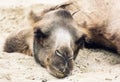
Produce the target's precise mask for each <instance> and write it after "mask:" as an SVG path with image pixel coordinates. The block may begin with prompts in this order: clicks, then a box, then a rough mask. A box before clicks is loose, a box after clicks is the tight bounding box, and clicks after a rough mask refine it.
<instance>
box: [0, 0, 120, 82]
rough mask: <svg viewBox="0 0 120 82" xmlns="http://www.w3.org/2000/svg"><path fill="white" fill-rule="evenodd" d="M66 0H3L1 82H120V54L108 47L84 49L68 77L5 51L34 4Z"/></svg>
mask: <svg viewBox="0 0 120 82" xmlns="http://www.w3.org/2000/svg"><path fill="white" fill-rule="evenodd" d="M45 1H47V2H45ZM63 1H65V0H0V2H1V3H0V82H120V56H119V55H117V54H113V53H110V52H107V51H104V50H99V49H96V50H93V49H83V50H80V52H79V55H78V57H77V59H76V61H75V65H74V69H73V71H72V73H71V74H70V75H69V76H68V77H66V78H64V79H57V78H55V77H53V76H52V75H50V74H49V73H48V72H47V71H46V69H44V68H43V67H41V66H40V65H38V64H36V62H35V61H34V58H33V57H30V56H26V55H24V54H20V53H6V52H3V51H2V49H3V48H2V47H3V44H4V42H5V38H6V37H7V36H8V35H9V34H10V33H11V32H13V31H14V30H16V29H21V28H24V25H22V24H23V23H24V21H25V19H26V15H25V11H27V9H28V8H34V6H35V5H34V6H31V5H33V4H38V3H42V4H47V5H48V4H49V5H56V4H60V3H62V2H63ZM66 1H67V0H66Z"/></svg>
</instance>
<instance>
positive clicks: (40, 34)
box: [34, 28, 48, 39]
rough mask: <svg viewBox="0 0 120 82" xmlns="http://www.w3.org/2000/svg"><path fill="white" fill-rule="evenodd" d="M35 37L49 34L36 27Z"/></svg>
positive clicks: (45, 36)
mask: <svg viewBox="0 0 120 82" xmlns="http://www.w3.org/2000/svg"><path fill="white" fill-rule="evenodd" d="M34 37H35V38H37V39H40V38H47V37H48V35H47V33H43V32H42V31H41V29H40V28H36V29H34Z"/></svg>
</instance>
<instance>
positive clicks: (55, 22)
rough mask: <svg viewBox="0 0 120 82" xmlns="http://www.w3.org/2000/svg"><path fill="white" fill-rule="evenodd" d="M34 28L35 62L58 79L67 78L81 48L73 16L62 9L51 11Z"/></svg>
mask: <svg viewBox="0 0 120 82" xmlns="http://www.w3.org/2000/svg"><path fill="white" fill-rule="evenodd" d="M33 26H34V27H33V28H34V44H33V49H34V50H33V53H34V56H35V60H36V61H37V62H38V63H40V64H41V65H42V66H44V67H45V68H46V69H47V70H48V71H49V72H50V73H51V74H52V75H54V76H56V77H58V78H63V77H65V76H67V75H68V74H69V73H70V72H71V70H72V69H73V60H74V58H75V55H76V54H77V52H78V48H80V46H81V45H79V44H78V43H79V42H78V41H79V37H80V36H79V35H78V34H77V33H78V32H77V29H76V28H75V26H77V25H76V24H75V23H74V20H73V19H72V16H71V14H70V13H69V12H68V11H65V10H62V9H59V10H55V11H51V12H49V13H47V14H45V15H44V16H43V17H42V19H41V20H40V21H37V22H35V23H34V25H33ZM81 37H82V34H81ZM81 40H82V39H81Z"/></svg>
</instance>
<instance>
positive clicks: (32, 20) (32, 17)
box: [28, 11, 42, 24]
mask: <svg viewBox="0 0 120 82" xmlns="http://www.w3.org/2000/svg"><path fill="white" fill-rule="evenodd" d="M41 19H42V17H41V16H40V15H37V14H35V13H34V12H33V11H30V12H29V15H28V20H29V21H30V23H31V24H34V23H36V22H37V21H39V20H41Z"/></svg>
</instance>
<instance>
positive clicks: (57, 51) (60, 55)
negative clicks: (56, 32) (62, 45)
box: [55, 50, 63, 58]
mask: <svg viewBox="0 0 120 82" xmlns="http://www.w3.org/2000/svg"><path fill="white" fill-rule="evenodd" d="M55 54H56V55H57V56H59V57H62V58H63V56H62V53H61V52H60V51H59V50H56V51H55Z"/></svg>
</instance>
